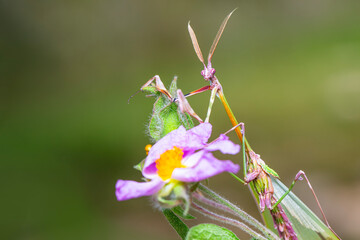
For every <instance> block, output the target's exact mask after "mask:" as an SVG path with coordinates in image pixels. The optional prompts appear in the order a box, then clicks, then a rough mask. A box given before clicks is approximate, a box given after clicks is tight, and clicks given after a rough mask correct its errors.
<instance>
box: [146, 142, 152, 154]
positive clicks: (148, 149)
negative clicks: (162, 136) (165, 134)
mask: <svg viewBox="0 0 360 240" xmlns="http://www.w3.org/2000/svg"><path fill="white" fill-rule="evenodd" d="M151 147H152V146H151V144H148V145H146V146H145V151H146V155H148V154H149V151H150V149H151Z"/></svg>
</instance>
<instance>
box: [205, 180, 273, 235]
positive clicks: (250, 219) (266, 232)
mask: <svg viewBox="0 0 360 240" xmlns="http://www.w3.org/2000/svg"><path fill="white" fill-rule="evenodd" d="M198 189H199V190H200V191H202V192H203V193H204V194H206V195H208V196H209V197H211V198H212V199H214V200H215V201H217V202H219V203H221V204H223V205H225V206H226V207H228V208H229V209H231V210H232V211H233V212H235V213H236V215H237V216H238V217H240V218H241V219H242V220H244V221H245V222H247V223H249V224H251V225H252V226H254V227H255V228H257V229H259V230H260V231H261V232H262V233H263V234H264V235H265V236H266V237H268V238H269V239H279V238H278V237H277V236H276V235H275V234H274V233H273V232H272V231H271V230H269V229H267V228H266V227H265V226H263V225H262V224H261V223H260V222H259V221H257V220H256V219H255V218H253V217H252V216H250V215H249V214H247V213H246V212H244V211H243V210H241V209H240V208H238V207H237V206H235V205H234V204H232V203H231V202H229V201H228V200H226V199H224V198H223V197H221V196H220V195H218V194H217V193H215V192H213V191H212V190H211V189H209V188H207V187H205V186H204V185H202V184H199V187H198Z"/></svg>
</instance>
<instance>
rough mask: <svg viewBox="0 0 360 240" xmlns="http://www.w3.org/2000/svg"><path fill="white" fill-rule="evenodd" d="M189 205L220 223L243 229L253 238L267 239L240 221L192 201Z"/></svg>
mask: <svg viewBox="0 0 360 240" xmlns="http://www.w3.org/2000/svg"><path fill="white" fill-rule="evenodd" d="M191 206H192V208H193V209H194V210H195V211H197V212H199V213H201V214H203V215H204V216H206V217H209V218H211V219H214V220H217V221H219V222H222V223H226V224H229V225H232V226H235V227H238V228H240V229H241V230H243V231H244V232H246V233H248V234H249V235H250V236H252V237H254V238H255V239H260V240H267V239H266V238H265V237H263V236H261V235H260V234H259V233H257V232H255V231H254V230H252V229H251V228H249V227H248V226H246V225H245V224H244V223H242V222H239V221H237V220H235V219H232V218H228V217H225V216H222V215H219V214H216V213H214V212H212V211H210V210H208V209H206V208H204V207H201V206H199V205H198V204H196V203H194V202H192V203H191Z"/></svg>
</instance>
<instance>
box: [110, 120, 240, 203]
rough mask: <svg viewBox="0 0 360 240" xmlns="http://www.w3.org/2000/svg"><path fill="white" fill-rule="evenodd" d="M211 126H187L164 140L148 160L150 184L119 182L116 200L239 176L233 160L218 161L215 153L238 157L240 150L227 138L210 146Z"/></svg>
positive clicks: (220, 139) (145, 165)
mask: <svg viewBox="0 0 360 240" xmlns="http://www.w3.org/2000/svg"><path fill="white" fill-rule="evenodd" d="M211 129H212V126H211V124H210V123H202V124H200V125H198V126H196V127H194V128H192V129H190V130H188V131H187V130H186V129H185V128H184V127H183V126H180V127H179V128H178V129H176V130H174V131H172V132H170V133H169V134H167V135H166V136H165V137H163V138H162V139H160V140H159V141H158V142H157V143H156V144H155V145H154V146H153V147H152V148H151V149H150V151H149V153H148V156H147V158H146V159H145V163H144V168H143V170H142V174H143V176H144V177H145V178H146V179H148V181H147V182H135V181H128V180H118V181H117V183H116V187H115V188H116V197H117V199H118V200H119V201H123V200H128V199H131V198H137V197H141V196H150V195H153V194H155V193H157V192H158V191H159V190H160V189H162V188H163V187H164V185H166V184H167V183H169V182H176V181H178V182H198V181H201V180H204V179H207V178H209V177H212V176H214V175H217V174H219V173H222V172H225V171H227V172H232V173H237V172H238V171H239V168H240V167H239V166H238V165H236V164H234V163H232V162H231V161H229V160H225V161H221V160H218V159H216V158H215V157H214V156H213V155H212V153H211V152H213V151H217V150H219V151H220V152H222V153H224V154H237V153H238V152H239V151H240V146H239V145H236V144H234V143H233V142H231V141H230V140H229V138H228V137H227V136H226V135H223V134H222V135H220V137H219V138H218V139H216V140H215V141H214V142H212V143H210V144H207V141H208V139H209V138H210V135H211Z"/></svg>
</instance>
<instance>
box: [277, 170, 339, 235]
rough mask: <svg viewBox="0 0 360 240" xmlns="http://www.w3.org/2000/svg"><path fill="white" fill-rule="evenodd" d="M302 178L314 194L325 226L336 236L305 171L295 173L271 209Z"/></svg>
mask: <svg viewBox="0 0 360 240" xmlns="http://www.w3.org/2000/svg"><path fill="white" fill-rule="evenodd" d="M303 179H305V180H306V182H307V184H308V186H309V188H310V190H311V192H312V194H313V195H314V198H315V200H316V203H317V205H318V207H319V209H320V212H321V215H322V217H323V219H324V221H325V224H326V225H327V227H328V228H329V229H330V230H331V231H332V232H333V233H334V234H335V235H336V236H337V234H336V233H335V232H334V230H333V229H332V228H331V227H330V224H329V222H328V220H327V218H326V216H325V213H324V211H323V209H322V207H321V204H320V201H319V199H318V198H317V196H316V194H315V191H314V189H313V187H312V186H311V183H310V181H309V179H308V178H307V176H306V174H305V172H304V171H302V170H300V171H299V172H298V173H297V174H296V176H295V179H294V181H293V182H292V183H291V185H290V187H289V189H288V190H287V191H286V192H285V193H284V194H283V195H282V196H281V197H280V198H279V200H278V201H277V202H276V203H275V204H274V205H273V206H272V209H273V208H275V207H276V206H277V205H278V204H279V203H280V202H281V201H282V200H283V199H284V198H285V197H286V196H287V195H288V194H289V193H290V192H291V189H293V187H294V185H295V183H296V182H297V181H298V180H303Z"/></svg>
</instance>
